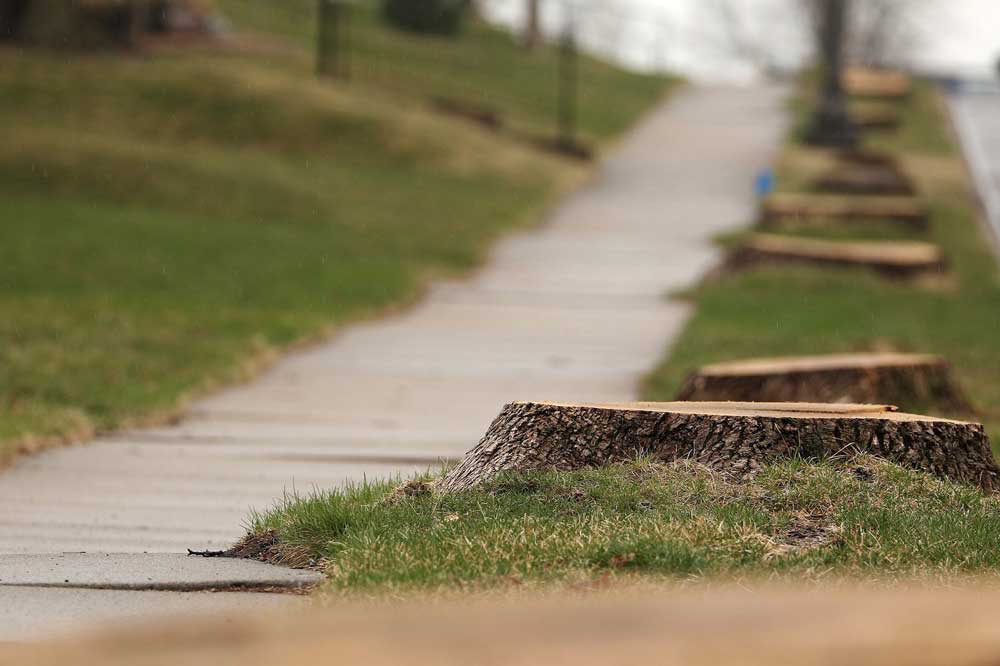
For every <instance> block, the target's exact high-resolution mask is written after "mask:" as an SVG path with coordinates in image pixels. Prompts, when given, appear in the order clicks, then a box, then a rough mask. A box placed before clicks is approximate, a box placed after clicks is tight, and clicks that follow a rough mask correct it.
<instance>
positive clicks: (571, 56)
mask: <svg viewBox="0 0 1000 666" xmlns="http://www.w3.org/2000/svg"><path fill="white" fill-rule="evenodd" d="M577 70H578V67H577V50H576V35H575V28H574V25H573V22H572V21H570V22H569V23H568V24H567V26H566V30H565V32H564V33H563V37H562V40H561V42H560V44H559V110H558V113H559V144H560V145H561V146H563V147H572V146H575V145H576V121H577V109H576V107H577V84H578V82H577V78H578V71H577Z"/></svg>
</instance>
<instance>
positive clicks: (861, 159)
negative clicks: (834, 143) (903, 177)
mask: <svg viewBox="0 0 1000 666" xmlns="http://www.w3.org/2000/svg"><path fill="white" fill-rule="evenodd" d="M836 158H837V160H838V161H839V162H841V163H843V164H850V165H852V166H867V167H882V168H885V169H895V170H897V171H899V170H900V169H901V167H900V164H899V158H898V157H897V156H896V155H893V154H892V153H887V152H884V151H879V150H871V149H868V148H850V149H846V150H840V151H837V153H836Z"/></svg>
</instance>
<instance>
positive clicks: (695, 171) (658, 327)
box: [0, 87, 784, 594]
mask: <svg viewBox="0 0 1000 666" xmlns="http://www.w3.org/2000/svg"><path fill="white" fill-rule="evenodd" d="M782 101H783V95H782V91H781V90H779V89H777V88H767V87H764V88H760V87H758V88H746V89H739V88H699V87H694V88H689V89H687V90H684V91H681V92H679V93H677V94H676V95H675V96H674V97H673V99H672V100H671V101H669V102H668V103H666V104H665V105H663V106H662V107H661V108H659V109H658V110H657V111H655V112H654V113H653V114H651V115H650V116H649V117H648V118H647V119H646V120H645V121H644V122H643V123H642V124H641V125H640V126H639V127H638V128H637V129H636V130H635V131H634V132H633V133H631V134H630V135H629V136H628V137H627V138H626V140H625V141H624V142H623V144H622V145H621V146H620V147H619V149H618V150H617V151H615V152H614V154H613V155H612V156H611V157H610V158H609V159H608V160H607V161H606V162H605V163H604V164H603V165H602V167H601V169H600V172H599V174H598V175H597V177H596V178H595V179H594V181H593V182H592V183H591V184H590V185H589V186H588V187H586V188H585V189H583V190H582V191H580V192H578V193H576V194H574V195H573V196H571V197H569V198H568V199H567V200H566V201H565V202H564V203H563V204H562V205H561V206H560V207H559V208H558V209H557V210H555V211H553V213H552V214H551V216H550V218H549V220H548V221H547V223H546V224H545V225H544V226H543V227H541V228H539V229H537V230H535V231H532V232H528V233H524V234H520V235H517V236H514V237H511V238H509V239H507V240H505V241H503V242H502V243H500V244H499V246H498V247H497V248H496V250H495V251H494V252H493V254H492V257H491V260H490V262H489V264H488V265H487V266H486V267H485V268H484V269H483V270H482V271H480V272H479V273H477V274H476V275H475V276H473V277H472V278H470V279H468V280H463V281H456V282H447V283H442V284H438V285H436V286H435V287H434V288H433V289H432V290H431V291H430V294H429V296H428V298H427V299H426V300H425V301H424V302H423V303H422V304H420V305H419V306H418V307H415V308H413V309H412V310H410V311H408V312H406V313H405V314H402V315H400V316H396V317H392V318H390V319H386V320H383V321H378V322H373V323H368V324H364V325H359V326H355V327H352V328H350V329H348V330H345V331H344V332H343V333H342V334H341V335H340V336H338V337H337V338H336V339H334V340H333V341H331V342H329V343H327V344H324V345H321V346H318V347H316V348H314V349H311V350H308V351H305V352H302V353H298V354H295V355H293V356H291V357H289V358H287V359H285V360H284V361H282V362H281V363H279V364H278V365H277V366H275V367H274V368H273V369H272V370H270V371H269V372H268V373H266V374H265V375H264V376H262V377H260V378H259V379H258V380H257V381H255V382H253V383H252V384H250V385H247V386H243V387H237V388H233V389H230V390H227V391H224V392H222V393H220V394H218V395H216V396H214V397H211V398H209V399H206V400H203V401H201V402H199V403H198V404H196V405H194V407H193V408H192V410H191V412H190V415H189V416H188V417H187V418H186V419H185V420H184V421H183V422H182V423H180V424H178V425H176V426H172V427H169V428H161V429H153V430H143V431H139V432H133V433H125V434H122V435H120V436H116V437H112V438H107V439H103V440H101V441H98V442H94V443H91V444H88V445H86V446H84V447H76V448H67V449H61V450H55V451H50V452H47V453H45V454H43V455H39V456H36V457H32V458H27V459H25V460H22V461H21V462H20V463H19V464H18V465H17V466H16V467H15V468H14V469H12V470H10V471H8V472H6V473H5V474H3V475H2V476H0V551H2V552H7V553H56V552H61V551H91V552H96V551H105V552H183V551H184V550H185V549H186V548H196V549H203V548H208V549H219V548H224V547H226V546H228V545H229V544H230V543H231V542H232V541H234V540H235V539H236V538H238V537H239V536H240V535H241V533H242V529H241V525H242V522H243V520H244V519H245V517H246V515H247V512H248V509H249V508H250V507H251V506H253V507H256V508H259V509H262V508H266V507H267V506H269V505H271V504H272V503H273V502H274V501H275V500H276V499H280V497H281V496H282V494H283V492H285V491H288V490H292V489H295V490H297V491H300V492H302V491H309V490H310V489H312V488H313V487H323V488H330V487H333V486H336V485H338V484H341V483H343V482H344V481H345V480H359V479H361V478H378V477H385V476H389V475H393V474H397V473H403V474H406V473H409V472H411V471H413V470H416V469H426V468H428V467H430V466H434V465H435V464H436V463H437V461H438V460H440V459H441V458H442V457H454V456H460V455H461V454H463V453H464V452H465V451H466V450H468V449H469V448H471V447H472V446H473V445H474V444H475V443H476V442H477V441H478V439H479V437H480V436H481V435H482V433H483V432H484V431H485V429H486V426H487V425H488V424H489V422H490V420H491V419H492V418H493V417H494V416H495V415H496V413H497V412H498V411H499V410H500V408H501V406H502V405H503V404H504V403H505V402H508V401H510V400H515V399H549V400H564V401H627V400H631V399H634V398H635V397H636V392H637V385H638V381H639V379H640V377H641V376H642V375H643V374H644V373H645V372H647V371H648V370H650V369H651V368H652V367H653V366H654V364H655V363H656V362H657V360H658V359H659V358H660V357H661V356H662V354H663V352H664V350H665V348H666V345H667V344H668V343H669V342H670V341H671V340H672V339H673V338H674V337H675V336H676V334H677V332H678V331H679V329H680V327H681V326H682V325H683V324H684V322H685V319H686V317H687V316H688V314H689V307H688V306H687V305H684V304H681V303H671V302H669V301H668V300H666V298H665V295H666V294H667V293H668V292H670V291H671V290H675V289H678V288H681V287H684V286H687V285H689V284H690V283H691V282H692V281H694V280H695V279H696V278H697V277H698V275H699V274H701V273H702V272H703V271H705V270H706V269H707V268H708V267H709V266H710V265H711V263H712V262H713V261H714V260H715V259H716V250H715V249H714V248H713V247H712V244H711V241H710V239H711V238H712V237H713V236H714V235H716V234H718V233H719V232H722V231H725V230H728V229H731V228H733V227H735V226H739V225H742V224H745V223H746V222H747V221H748V219H749V218H750V216H751V214H752V211H753V205H754V202H753V199H752V187H751V184H752V178H753V174H754V172H755V171H756V170H757V169H759V168H761V167H762V166H765V165H767V164H768V163H769V162H770V160H771V158H772V156H773V154H774V152H775V151H776V149H777V147H778V145H779V143H780V140H781V135H782V132H783V129H784V112H783V106H782ZM6 573H9V572H6ZM4 574H5V572H4V571H0V579H3V578H6V577H9V576H5V575H4ZM0 585H2V584H0ZM0 591H2V587H0ZM134 594H143V593H138V592H137V593H134Z"/></svg>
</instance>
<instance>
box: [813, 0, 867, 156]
mask: <svg viewBox="0 0 1000 666" xmlns="http://www.w3.org/2000/svg"><path fill="white" fill-rule="evenodd" d="M819 10H820V13H819V16H818V18H819V20H818V22H817V36H818V38H819V39H818V41H819V53H820V62H821V66H822V76H823V82H822V88H821V91H820V100H819V108H818V109H817V110H816V113H815V115H814V116H813V119H812V124H811V126H810V128H809V131H808V134H807V136H806V139H807V140H808V141H809V143H812V144H814V145H819V146H838V147H847V146H853V145H854V144H856V143H857V141H858V132H857V129H856V128H855V127H854V125H853V123H852V122H851V119H850V116H849V115H848V112H847V98H846V96H845V95H844V89H843V86H842V85H841V78H842V75H843V70H844V52H845V46H846V40H847V31H848V25H849V24H848V20H849V11H848V10H849V0H821V5H820V7H819Z"/></svg>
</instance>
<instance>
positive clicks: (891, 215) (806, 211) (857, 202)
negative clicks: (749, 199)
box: [761, 194, 928, 229]
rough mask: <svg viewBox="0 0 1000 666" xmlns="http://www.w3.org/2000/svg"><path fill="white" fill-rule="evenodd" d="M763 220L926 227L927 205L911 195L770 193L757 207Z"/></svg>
mask: <svg viewBox="0 0 1000 666" xmlns="http://www.w3.org/2000/svg"><path fill="white" fill-rule="evenodd" d="M761 217H762V218H763V220H764V221H773V220H780V219H783V218H821V219H835V218H841V219H852V220H891V221H897V222H903V223H906V224H910V225H913V226H914V227H918V228H921V229H922V228H926V226H927V223H928V211H927V206H926V205H925V204H924V203H923V202H922V201H920V200H919V199H916V198H914V197H889V196H835V195H829V194H774V195H771V196H769V197H768V198H767V199H765V200H764V202H763V204H762V206H761Z"/></svg>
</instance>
